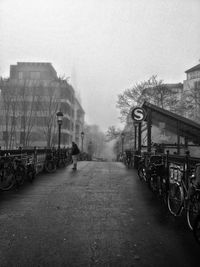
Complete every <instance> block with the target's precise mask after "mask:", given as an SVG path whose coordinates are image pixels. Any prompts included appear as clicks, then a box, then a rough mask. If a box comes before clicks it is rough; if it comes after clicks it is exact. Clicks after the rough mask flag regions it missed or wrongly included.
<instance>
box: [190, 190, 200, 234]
mask: <svg viewBox="0 0 200 267" xmlns="http://www.w3.org/2000/svg"><path fill="white" fill-rule="evenodd" d="M199 212H200V194H199V193H194V195H192V196H191V198H190V200H189V202H188V207H187V223H188V226H189V228H190V229H191V230H193V227H194V222H195V219H196V217H197V215H198V214H199Z"/></svg>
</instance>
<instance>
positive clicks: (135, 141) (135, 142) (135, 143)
mask: <svg viewBox="0 0 200 267" xmlns="http://www.w3.org/2000/svg"><path fill="white" fill-rule="evenodd" d="M134 128H135V140H134V149H135V152H136V151H137V124H136V123H134Z"/></svg>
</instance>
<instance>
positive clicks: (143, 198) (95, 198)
mask: <svg viewBox="0 0 200 267" xmlns="http://www.w3.org/2000/svg"><path fill="white" fill-rule="evenodd" d="M0 223H1V228H0V235H1V238H0V267H2V266H5V267H6V266H8V267H12V266H17V267H23V266H28V267H29V266H34V267H35V266H38V267H39V266H49V267H51V266H58V267H59V266H72V267H73V266H106V267H109V266H113V267H115V266H136V267H151V266H152V267H163V266H164V267H168V266H170V267H179V266H180V267H193V266H194V267H196V266H199V264H200V263H198V262H197V260H198V261H199V252H200V247H199V246H198V245H197V244H196V242H195V240H194V239H193V236H192V233H191V232H190V231H189V230H188V228H187V225H186V220H185V218H184V217H178V218H174V217H173V216H172V215H170V214H169V212H168V211H167V208H166V206H165V205H164V204H162V203H160V202H159V200H158V199H156V198H155V196H153V194H152V193H151V192H150V191H149V190H148V188H147V186H146V185H145V184H143V183H142V182H141V181H139V179H138V177H137V174H136V172H135V170H132V169H126V167H125V166H124V165H123V164H121V163H116V162H79V163H78V170H77V171H76V172H74V171H72V170H71V166H69V167H67V168H66V169H61V170H59V171H57V172H56V173H54V174H48V175H47V174H42V175H40V176H38V177H37V178H36V180H35V181H34V183H33V185H29V184H26V185H24V186H23V188H20V189H19V190H18V191H17V192H16V191H11V192H1V194H0Z"/></svg>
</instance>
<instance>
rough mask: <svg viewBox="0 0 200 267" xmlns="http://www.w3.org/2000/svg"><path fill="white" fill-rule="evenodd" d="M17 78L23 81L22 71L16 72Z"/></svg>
mask: <svg viewBox="0 0 200 267" xmlns="http://www.w3.org/2000/svg"><path fill="white" fill-rule="evenodd" d="M18 78H19V80H21V79H23V72H22V71H19V72H18Z"/></svg>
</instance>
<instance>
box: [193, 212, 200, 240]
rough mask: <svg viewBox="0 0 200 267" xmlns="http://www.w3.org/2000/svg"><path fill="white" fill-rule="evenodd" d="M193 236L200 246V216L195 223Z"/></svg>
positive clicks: (199, 215)
mask: <svg viewBox="0 0 200 267" xmlns="http://www.w3.org/2000/svg"><path fill="white" fill-rule="evenodd" d="M193 234H194V238H195V239H196V241H197V242H198V243H199V244H200V214H198V215H197V217H196V219H195V221H194V227H193Z"/></svg>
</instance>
